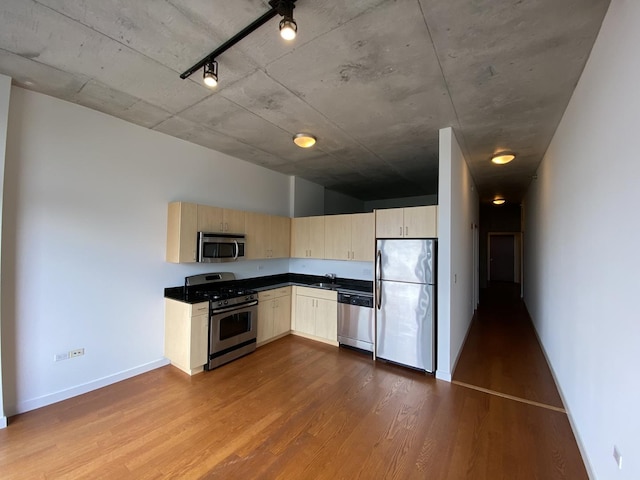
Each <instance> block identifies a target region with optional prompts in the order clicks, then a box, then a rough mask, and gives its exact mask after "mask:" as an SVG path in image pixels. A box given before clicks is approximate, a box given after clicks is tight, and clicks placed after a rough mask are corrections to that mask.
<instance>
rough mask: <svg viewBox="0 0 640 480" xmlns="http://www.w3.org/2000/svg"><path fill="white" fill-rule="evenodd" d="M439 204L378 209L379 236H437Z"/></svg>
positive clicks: (377, 229)
mask: <svg viewBox="0 0 640 480" xmlns="http://www.w3.org/2000/svg"><path fill="white" fill-rule="evenodd" d="M437 236H438V206H437V205H429V206H421V207H406V208H388V209H384V210H376V237H377V238H437Z"/></svg>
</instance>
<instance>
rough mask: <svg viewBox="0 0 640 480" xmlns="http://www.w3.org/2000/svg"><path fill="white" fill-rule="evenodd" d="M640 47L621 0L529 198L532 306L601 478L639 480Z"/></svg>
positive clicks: (632, 5)
mask: <svg viewBox="0 0 640 480" xmlns="http://www.w3.org/2000/svg"><path fill="white" fill-rule="evenodd" d="M638 45H640V2H638V1H636V0H613V1H612V2H611V5H610V7H609V12H608V13H607V16H606V17H605V21H604V23H603V26H602V29H601V31H600V35H599V37H598V39H597V40H596V42H595V45H594V47H593V50H592V52H591V57H590V58H589V61H588V62H587V65H586V67H585V70H584V72H583V74H582V77H581V79H580V81H579V83H578V85H577V87H576V89H575V92H574V94H573V97H572V99H571V102H570V103H569V106H568V108H567V110H566V112H565V114H564V117H563V119H562V121H561V123H560V125H559V127H558V129H557V131H556V133H555V136H554V138H553V140H552V142H551V144H550V146H549V149H548V150H547V153H546V155H545V157H544V159H543V161H542V163H541V165H540V167H539V170H538V172H537V174H538V179H537V180H535V181H534V182H533V183H532V184H531V187H530V189H529V192H528V193H527V196H526V199H525V213H526V215H525V222H526V223H525V239H524V249H525V263H524V275H525V281H524V290H525V302H526V305H527V307H528V309H529V312H530V314H531V316H532V318H533V321H534V324H535V328H536V330H537V332H538V335H539V337H540V340H541V342H542V346H543V348H544V351H545V352H546V355H547V358H548V360H549V362H550V365H551V368H552V370H553V372H554V374H555V377H556V380H557V383H558V386H559V388H560V390H561V393H562V396H563V398H564V401H565V405H566V407H567V409H568V411H569V413H570V419H571V421H572V425H573V427H574V431H575V433H576V436H577V438H578V441H579V444H580V445H581V447H582V451H583V456H584V457H585V459H586V460H587V463H588V465H589V466H590V469H591V478H598V479H638V478H640V435H639V434H640V413H638V405H640V383H639V382H638V365H640V320H639V319H640V314H639V313H638V303H637V298H638V285H639V282H638V272H640V254H639V253H638V252H639V245H640V240H639V239H640V221H639V220H638V218H639V216H638V213H637V209H638V208H637V205H638V202H639V200H640V195H639V193H638V192H639V190H638V185H639V183H640V158H639V156H638V129H639V127H640V95H639V94H638V85H640V57H639V56H638ZM614 445H617V446H618V448H619V451H620V453H621V454H622V457H623V469H622V470H618V468H617V466H616V463H615V461H614V459H613V455H612V452H613V448H614Z"/></svg>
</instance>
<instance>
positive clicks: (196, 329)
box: [189, 313, 209, 369]
mask: <svg viewBox="0 0 640 480" xmlns="http://www.w3.org/2000/svg"><path fill="white" fill-rule="evenodd" d="M208 344H209V314H208V313H207V314H204V315H197V316H195V317H191V358H190V361H189V367H190V368H191V369H194V368H198V367H202V366H203V365H204V364H205V363H207V353H208Z"/></svg>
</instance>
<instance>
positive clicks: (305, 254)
mask: <svg viewBox="0 0 640 480" xmlns="http://www.w3.org/2000/svg"><path fill="white" fill-rule="evenodd" d="M324 222H325V217H323V216H319V217H298V218H293V219H291V256H292V257H296V258H324V241H325V238H324Z"/></svg>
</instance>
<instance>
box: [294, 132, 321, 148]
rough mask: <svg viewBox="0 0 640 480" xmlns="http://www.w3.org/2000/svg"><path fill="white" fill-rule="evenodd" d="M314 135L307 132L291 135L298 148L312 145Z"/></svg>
mask: <svg viewBox="0 0 640 480" xmlns="http://www.w3.org/2000/svg"><path fill="white" fill-rule="evenodd" d="M316 140H317V139H316V137H314V136H313V135H309V134H308V133H296V134H295V135H294V136H293V143H295V144H296V145H297V146H299V147H300V148H309V147H313V146H314V145H315V144H316Z"/></svg>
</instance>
